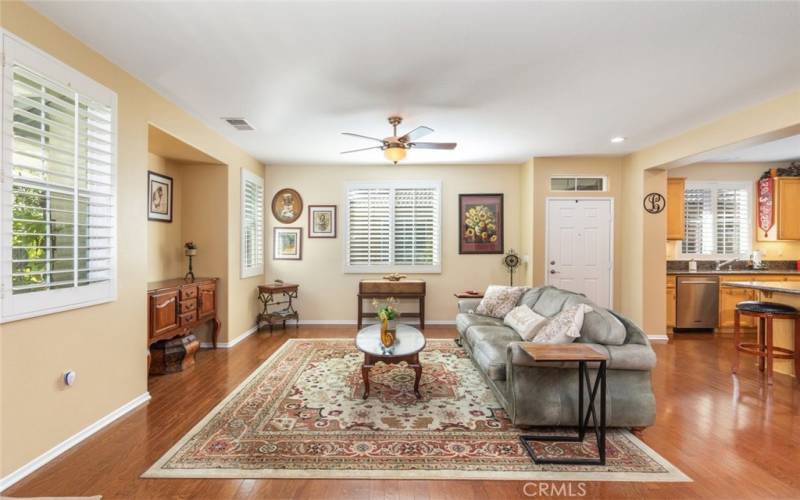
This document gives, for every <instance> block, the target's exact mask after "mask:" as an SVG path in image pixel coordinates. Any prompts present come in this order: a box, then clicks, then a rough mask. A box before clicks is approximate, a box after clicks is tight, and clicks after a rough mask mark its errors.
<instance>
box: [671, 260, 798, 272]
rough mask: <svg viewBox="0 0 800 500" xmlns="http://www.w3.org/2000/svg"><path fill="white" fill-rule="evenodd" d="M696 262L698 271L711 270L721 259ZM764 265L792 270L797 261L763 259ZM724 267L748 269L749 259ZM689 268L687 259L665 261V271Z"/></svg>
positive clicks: (781, 269)
mask: <svg viewBox="0 0 800 500" xmlns="http://www.w3.org/2000/svg"><path fill="white" fill-rule="evenodd" d="M696 262H697V270H698V271H713V270H715V269H716V268H717V263H718V262H722V261H716V260H698V261H696ZM763 263H764V265H765V266H766V268H767V269H769V270H770V271H794V270H796V269H797V263H796V261H793V260H765V261H763ZM725 269H730V270H731V271H736V270H743V269H750V261H748V260H737V261H736V262H732V263H731V264H728V265H727V266H725ZM688 270H689V261H688V260H668V261H667V271H688Z"/></svg>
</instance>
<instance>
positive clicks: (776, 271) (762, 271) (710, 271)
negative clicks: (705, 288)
mask: <svg viewBox="0 0 800 500" xmlns="http://www.w3.org/2000/svg"><path fill="white" fill-rule="evenodd" d="M686 274H714V275H717V274H763V275H770V274H772V275H787V274H789V275H795V274H800V272H798V271H797V270H794V269H734V270H730V269H724V270H722V271H717V270H716V269H704V270H702V271H700V270H698V271H687V270H680V271H676V270H668V271H667V276H681V275H686Z"/></svg>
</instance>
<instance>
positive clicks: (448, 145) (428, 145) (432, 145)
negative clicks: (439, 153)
mask: <svg viewBox="0 0 800 500" xmlns="http://www.w3.org/2000/svg"><path fill="white" fill-rule="evenodd" d="M408 145H409V146H411V147H412V148H417V149H456V143H455V142H409V143H408Z"/></svg>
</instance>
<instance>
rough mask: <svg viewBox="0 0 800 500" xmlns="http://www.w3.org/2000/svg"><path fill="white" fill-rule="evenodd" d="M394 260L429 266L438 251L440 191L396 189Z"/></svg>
mask: <svg viewBox="0 0 800 500" xmlns="http://www.w3.org/2000/svg"><path fill="white" fill-rule="evenodd" d="M394 193H395V194H394V200H395V201H394V203H395V208H394V263H395V264H398V265H423V266H431V265H434V264H435V263H436V256H437V255H438V254H439V191H438V190H437V189H436V188H411V189H395V192H394Z"/></svg>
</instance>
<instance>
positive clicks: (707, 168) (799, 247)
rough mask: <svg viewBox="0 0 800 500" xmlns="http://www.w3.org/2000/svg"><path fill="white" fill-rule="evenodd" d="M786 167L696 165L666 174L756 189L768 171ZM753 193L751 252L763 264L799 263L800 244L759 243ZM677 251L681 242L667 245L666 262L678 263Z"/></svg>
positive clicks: (785, 242) (676, 169)
mask: <svg viewBox="0 0 800 500" xmlns="http://www.w3.org/2000/svg"><path fill="white" fill-rule="evenodd" d="M787 165H788V163H695V164H692V165H688V166H686V167H679V168H673V169H671V170H670V171H669V176H670V177H685V178H686V180H687V181H748V182H752V183H753V185H754V186H755V182H756V181H757V180H758V179H759V178H760V177H761V174H763V173H764V172H766V171H767V170H769V169H771V168H780V167H785V166H787ZM753 189H754V191H753V203H752V206H753V208H752V210H753V212H752V214H753V249H754V250H761V252H762V253H763V256H764V259H766V260H798V259H800V241H758V237H757V236H758V227H757V225H756V207H757V199H756V197H755V195H756V193H755V187H754V188H753ZM773 231H774V230H773ZM680 250H681V242H680V241H668V242H667V258H668V259H680V258H681V255H680Z"/></svg>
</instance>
